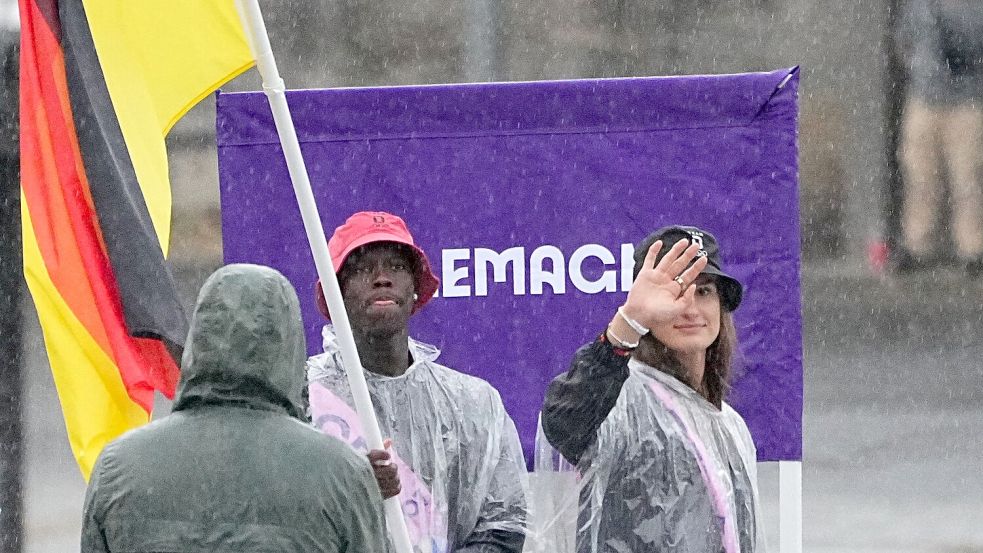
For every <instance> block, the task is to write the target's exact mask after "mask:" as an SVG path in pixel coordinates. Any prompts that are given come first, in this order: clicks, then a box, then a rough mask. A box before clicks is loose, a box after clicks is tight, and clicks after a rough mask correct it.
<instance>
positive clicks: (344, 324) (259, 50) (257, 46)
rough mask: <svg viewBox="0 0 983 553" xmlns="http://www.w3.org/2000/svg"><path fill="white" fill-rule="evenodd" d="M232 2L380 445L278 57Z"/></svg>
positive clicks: (391, 504)
mask: <svg viewBox="0 0 983 553" xmlns="http://www.w3.org/2000/svg"><path fill="white" fill-rule="evenodd" d="M236 4H237V6H238V8H239V16H240V18H241V19H242V23H243V27H244V29H245V31H246V35H247V36H248V37H249V39H248V40H249V43H250V46H251V47H252V49H253V55H254V56H256V66H257V68H258V69H259V72H260V75H262V77H263V91H264V92H265V93H266V96H267V98H268V99H269V101H270V109H272V111H273V121H274V122H275V124H276V130H277V133H278V134H279V135H280V143H281V145H282V147H283V155H284V157H285V158H286V160H287V170H288V171H289V173H290V180H291V181H292V182H293V186H294V193H295V194H296V196H297V204H298V205H299V206H300V213H301V217H302V219H303V221H304V230H305V231H306V232H307V240H308V242H309V243H310V246H311V252H312V253H313V254H314V265H315V267H316V268H317V276H318V278H320V279H321V285H322V287H323V288H324V297H325V300H327V304H328V310H329V311H330V312H331V321H332V323H333V324H334V327H335V331H336V333H337V337H338V341H339V345H340V346H341V359H342V362H343V363H344V364H345V372H346V373H347V374H348V383H349V385H350V386H351V389H352V398H353V401H354V402H355V411H356V412H357V413H358V418H359V421H360V422H361V423H362V430H363V431H364V432H365V440H366V443H367V445H368V447H369V449H382V448H383V445H382V433H381V432H380V431H379V421H378V420H377V419H376V416H375V410H374V409H373V408H372V398H371V397H369V389H368V386H366V384H365V375H364V374H363V369H362V362H361V360H360V359H359V357H358V350H357V349H356V348H355V337H354V336H353V335H352V327H351V324H350V323H349V321H348V312H347V311H345V303H344V301H343V300H342V297H341V288H340V287H339V286H338V278H337V276H336V275H335V269H334V266H333V264H332V263H331V256H330V255H329V254H328V241H327V238H325V235H324V228H323V227H322V226H321V217H320V215H319V214H318V211H317V204H316V203H315V202H314V192H313V191H312V190H311V181H310V178H309V177H308V174H307V166H306V165H305V164H304V158H303V156H302V155H301V151H300V142H299V141H298V140H297V131H296V129H294V123H293V118H292V117H291V116H290V108H289V107H288V106H287V97H286V90H285V87H284V84H283V79H281V78H280V73H279V71H278V70H277V67H276V60H275V59H274V58H273V50H272V48H271V47H270V38H269V35H268V34H267V32H266V23H265V22H264V21H263V13H262V12H261V11H260V8H259V3H258V2H257V0H236ZM385 512H386V522H387V524H388V526H389V533H390V534H391V535H392V539H393V545H394V546H395V547H396V552H397V553H412V547H411V545H410V538H409V533H408V532H407V530H406V521H405V520H403V511H402V508H401V507H400V504H399V498H398V496H397V497H391V498H389V499H387V500H386V501H385Z"/></svg>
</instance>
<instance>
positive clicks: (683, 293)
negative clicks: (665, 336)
mask: <svg viewBox="0 0 983 553" xmlns="http://www.w3.org/2000/svg"><path fill="white" fill-rule="evenodd" d="M688 243H689V240H687V239H682V240H680V241H678V242H676V243H675V244H673V246H672V248H670V249H669V251H668V252H666V255H664V256H663V257H662V259H660V260H659V262H658V264H656V262H655V259H656V257H658V255H659V250H660V249H662V241H661V240H657V241H656V242H655V243H654V244H652V247H650V248H649V250H648V252H647V253H646V254H645V262H644V264H643V265H642V269H641V271H639V273H638V278H636V279H635V282H634V283H633V284H632V287H631V290H629V291H628V299H627V301H626V302H625V305H624V307H623V311H624V313H625V315H627V316H628V317H630V318H632V319H634V320H635V321H637V322H638V323H640V324H641V325H642V326H644V327H645V328H652V327H654V326H656V325H659V324H661V323H666V322H669V321H671V320H672V319H673V318H675V317H676V316H677V315H679V314H680V313H682V312H683V311H685V310H686V308H687V307H689V306H690V305H692V303H693V297H694V295H695V294H696V286H695V285H694V284H693V282H694V281H695V280H696V277H697V276H699V274H700V272H701V271H703V269H704V268H705V267H706V266H707V258H706V257H705V256H701V257H699V258H697V259H696V261H693V258H696V257H697V253H698V252H699V251H700V246H699V245H698V244H695V243H689V245H687V244H688ZM691 262H692V265H690V263H691ZM687 266H689V267H688V268H687Z"/></svg>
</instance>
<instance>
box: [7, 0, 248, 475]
mask: <svg viewBox="0 0 983 553" xmlns="http://www.w3.org/2000/svg"><path fill="white" fill-rule="evenodd" d="M20 16H21V60H20V66H21V78H20V98H21V100H20V102H21V103H20V121H21V127H20V129H21V130H20V143H21V186H22V206H23V207H22V216H23V236H24V273H25V277H26V279H27V283H28V286H29V288H30V290H31V294H32V296H33V297H34V303H35V306H36V308H37V312H38V318H39V320H40V322H41V328H42V330H43V332H44V340H45V346H46V348H47V351H48V360H49V362H50V364H51V370H52V372H53V374H54V380H55V385H56V387H57V389H58V395H59V398H60V400H61V404H62V409H63V412H64V416H65V424H66V426H67V428H68V434H69V441H70V443H71V446H72V450H73V451H74V453H75V456H76V458H77V459H78V463H79V466H80V467H81V469H82V473H83V475H84V476H85V477H86V479H88V475H89V472H90V470H91V469H92V466H93V464H94V463H95V460H96V457H97V456H98V455H99V452H100V451H101V450H102V448H103V446H104V445H105V444H106V443H107V442H109V441H110V440H112V439H114V438H115V437H117V436H118V435H120V434H122V433H123V432H125V431H126V430H129V429H131V428H134V427H136V426H139V425H142V424H145V423H146V422H148V420H149V418H150V412H151V409H152V406H153V400H154V391H155V390H158V391H160V392H162V393H163V394H164V395H166V396H168V397H173V395H174V388H175V385H176V383H177V379H178V368H177V365H176V364H175V361H174V358H173V357H172V355H171V354H172V353H175V352H179V351H180V348H181V347H182V346H183V343H184V339H185V335H186V333H187V317H186V315H185V313H184V312H183V310H182V308H181V305H180V303H179V301H178V297H177V294H176V292H175V286H174V282H173V279H172V277H171V274H170V272H169V270H168V268H167V265H166V263H165V256H166V249H167V244H168V241H169V233H170V218H171V196H170V185H169V182H168V174H167V154H166V151H165V147H164V137H165V136H166V134H167V132H168V131H169V130H170V128H171V127H172V126H173V125H174V123H175V122H176V121H177V120H178V119H179V118H180V117H181V116H183V115H184V114H185V113H186V112H187V110H188V109H190V108H191V106H193V105H194V104H195V103H196V102H198V101H199V100H200V99H201V98H203V97H205V96H206V95H208V94H210V93H211V92H212V91H214V90H215V89H216V88H217V87H219V86H220V85H221V84H223V83H224V82H226V81H228V80H229V79H231V78H233V77H235V76H236V75H238V74H239V73H241V72H243V71H245V70H246V69H248V68H249V67H251V66H252V64H253V59H252V55H251V53H250V51H249V45H248V43H247V41H246V37H245V35H244V33H243V30H242V27H241V24H240V23H239V18H238V15H237V13H236V9H235V6H234V4H233V0H140V1H134V0H20Z"/></svg>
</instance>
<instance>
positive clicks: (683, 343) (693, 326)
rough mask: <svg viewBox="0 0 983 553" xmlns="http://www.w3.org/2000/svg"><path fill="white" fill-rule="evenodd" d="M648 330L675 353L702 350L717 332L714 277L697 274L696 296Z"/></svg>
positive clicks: (716, 296)
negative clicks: (678, 311) (687, 305)
mask: <svg viewBox="0 0 983 553" xmlns="http://www.w3.org/2000/svg"><path fill="white" fill-rule="evenodd" d="M650 330H651V331H652V336H654V337H655V338H656V339H657V340H659V341H660V342H662V343H663V344H665V345H666V347H668V348H669V349H670V350H672V351H674V352H676V353H677V354H684V355H685V354H692V353H699V352H705V351H706V349H707V348H708V347H710V344H712V343H713V342H714V340H716V339H717V335H718V334H720V292H719V290H717V279H716V278H715V277H713V276H712V275H700V276H699V277H697V279H696V297H695V299H694V301H693V303H692V305H690V306H689V307H688V308H686V310H685V311H683V312H682V313H680V314H679V315H677V316H676V318H674V319H673V320H671V321H669V322H667V323H662V324H660V325H657V326H656V327H655V328H652V329H650Z"/></svg>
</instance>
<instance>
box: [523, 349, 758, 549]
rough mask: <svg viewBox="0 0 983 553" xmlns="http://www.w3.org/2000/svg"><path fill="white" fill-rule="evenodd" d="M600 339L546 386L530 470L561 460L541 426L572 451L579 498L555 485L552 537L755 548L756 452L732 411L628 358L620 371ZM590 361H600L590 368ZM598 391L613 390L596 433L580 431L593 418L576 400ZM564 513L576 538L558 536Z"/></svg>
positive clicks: (566, 527)
mask: <svg viewBox="0 0 983 553" xmlns="http://www.w3.org/2000/svg"><path fill="white" fill-rule="evenodd" d="M606 347H607V346H605V345H603V344H600V343H598V342H595V343H594V344H591V345H588V346H587V347H585V348H583V349H582V350H581V351H580V352H578V355H577V358H576V359H575V362H574V368H573V369H572V370H571V372H570V373H566V374H565V375H562V376H561V377H560V378H558V381H560V382H559V383H557V381H554V386H552V387H551V389H550V393H549V394H548V396H547V401H546V406H545V409H544V415H543V416H544V419H543V425H544V427H546V429H547V430H549V431H547V432H545V434H543V433H540V436H539V438H541V439H540V440H537V442H538V443H537V452H538V455H537V469H538V471H542V470H554V471H560V472H562V471H564V470H572V469H571V466H570V465H569V464H568V463H566V462H565V461H564V460H563V459H562V458H560V456H559V455H555V452H554V451H553V450H552V448H551V447H550V446H549V444H547V443H544V442H545V436H549V437H550V439H551V441H552V442H553V443H554V444H555V445H556V446H557V449H559V450H560V451H564V450H565V451H566V453H565V454H566V456H567V457H568V458H569V457H572V458H573V460H574V461H577V464H576V470H577V471H578V474H576V476H575V477H572V478H569V479H567V482H568V483H570V484H574V483H575V482H576V484H574V485H577V486H578V489H579V498H578V494H577V493H571V492H570V491H569V490H567V491H566V492H565V493H564V491H563V490H562V489H558V490H557V492H556V494H555V495H556V497H557V498H558V499H559V500H558V501H557V502H556V503H557V504H556V505H554V506H553V510H554V512H555V516H554V517H553V518H552V524H554V525H555V526H556V529H554V530H553V535H554V540H553V541H555V542H557V543H559V542H573V541H575V543H576V545H575V547H576V551H577V552H578V553H609V552H610V553H628V552H638V551H672V552H678V553H684V552H685V553H705V552H723V553H738V552H741V553H752V552H754V553H757V552H762V551H765V549H766V547H765V541H764V532H763V529H762V526H761V514H760V508H759V504H758V492H757V465H756V452H755V447H754V443H753V442H752V440H751V435H750V433H749V432H748V429H747V426H746V425H745V423H744V420H743V419H742V418H741V416H740V415H739V414H738V413H737V412H736V411H734V409H733V408H731V407H730V406H729V405H727V404H726V403H724V404H723V405H722V409H719V410H718V409H717V408H716V407H714V406H713V405H711V404H710V403H709V402H707V401H706V400H705V399H704V398H703V397H702V396H700V395H699V394H697V393H696V392H695V391H694V390H692V389H691V388H689V387H688V386H686V385H685V384H683V383H682V382H680V381H679V380H677V379H676V378H674V377H672V376H670V375H668V374H666V373H664V372H661V371H659V370H657V369H655V368H653V367H649V366H648V365H645V364H643V363H640V362H638V361H636V360H630V361H628V366H627V372H624V371H625V369H624V367H623V361H622V362H621V363H622V367H620V368H619V367H616V366H615V365H617V364H618V362H617V361H613V362H609V359H613V358H609V356H607V355H606V354H605V353H603V352H602V351H601V350H602V349H603V348H606ZM608 349H610V348H608ZM598 359H603V360H602V361H600V363H599V364H600V365H601V366H600V367H590V365H592V364H594V365H597V364H598V363H596V361H597V360H598ZM578 365H580V367H578ZM604 365H607V366H606V367H605V366H604ZM578 370H579V371H581V372H580V373H578V374H574V373H575V371H578ZM618 373H620V376H619V374H618ZM569 375H573V376H569ZM625 377H626V379H625ZM621 382H623V385H621ZM590 388H592V390H590ZM619 389H620V392H618V390H619ZM591 393H592V395H591ZM605 394H617V396H616V397H617V400H616V402H615V403H614V406H613V408H611V410H610V412H609V413H607V416H604V415H603V413H601V414H600V415H599V416H601V417H603V419H602V420H601V419H597V420H596V422H599V426H596V433H595V435H594V436H593V437H591V436H589V435H588V436H586V437H585V436H584V435H583V434H584V431H586V433H587V434H589V433H590V427H591V426H592V423H591V422H588V419H589V417H590V415H587V416H581V413H586V411H579V412H578V405H577V404H582V403H584V400H585V399H587V398H588V397H592V398H594V399H593V401H592V402H591V401H588V403H592V405H591V406H590V408H592V409H595V410H600V409H601V407H600V406H599V403H603V400H602V399H600V398H601V397H602V396H604V395H605ZM611 397H613V396H611ZM579 409H583V407H582V406H581V407H579ZM571 444H572V445H571ZM564 501H565V502H566V504H564ZM571 502H578V503H579V505H578V506H577V507H576V508H574V507H573V506H572V505H570V503H571ZM564 517H566V518H564ZM572 517H577V522H576V538H575V540H571V539H569V537H567V536H566V535H564V534H565V532H569V531H570V530H571V529H572V527H573V524H572V522H571V521H570V520H569V519H570V518H572ZM550 532H551V529H549V528H545V529H543V530H542V533H543V534H544V535H549V534H550ZM561 550H563V549H557V550H555V551H557V552H559V551H561ZM569 550H570V546H569V545H568V546H567V548H566V549H565V551H569Z"/></svg>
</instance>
